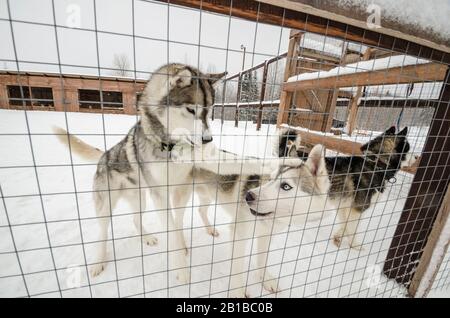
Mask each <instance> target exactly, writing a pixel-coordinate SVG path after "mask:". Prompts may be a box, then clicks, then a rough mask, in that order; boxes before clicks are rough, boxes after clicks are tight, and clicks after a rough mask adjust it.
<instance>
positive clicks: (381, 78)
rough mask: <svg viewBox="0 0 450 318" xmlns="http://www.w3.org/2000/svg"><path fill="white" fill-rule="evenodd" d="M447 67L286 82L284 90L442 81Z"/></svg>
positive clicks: (433, 65) (421, 66)
mask: <svg viewBox="0 0 450 318" xmlns="http://www.w3.org/2000/svg"><path fill="white" fill-rule="evenodd" d="M446 71H447V66H446V65H443V64H438V63H427V64H419V65H409V66H404V67H394V68H390V69H385V70H377V71H368V72H359V73H352V74H345V75H338V76H332V77H323V78H317V79H309V80H304V81H296V82H286V83H284V85H283V90H285V91H287V92H294V91H296V90H304V89H313V88H315V89H331V88H341V87H352V86H370V85H388V84H395V85H396V84H406V83H418V82H426V81H442V80H443V79H444V77H445V72H446Z"/></svg>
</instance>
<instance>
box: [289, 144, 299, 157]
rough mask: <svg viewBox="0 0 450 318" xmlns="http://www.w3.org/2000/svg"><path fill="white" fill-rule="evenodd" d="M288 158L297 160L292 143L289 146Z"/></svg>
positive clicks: (295, 148)
mask: <svg viewBox="0 0 450 318" xmlns="http://www.w3.org/2000/svg"><path fill="white" fill-rule="evenodd" d="M288 157H295V158H297V157H298V156H297V147H296V146H295V145H294V143H292V145H290V146H289V153H288Z"/></svg>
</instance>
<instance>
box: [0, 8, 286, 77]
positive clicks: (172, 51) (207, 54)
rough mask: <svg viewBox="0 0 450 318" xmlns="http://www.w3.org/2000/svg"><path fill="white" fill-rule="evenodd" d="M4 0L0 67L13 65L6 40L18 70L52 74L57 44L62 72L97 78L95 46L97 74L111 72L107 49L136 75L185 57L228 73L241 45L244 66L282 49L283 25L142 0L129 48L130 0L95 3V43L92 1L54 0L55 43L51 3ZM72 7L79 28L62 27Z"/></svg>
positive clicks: (237, 62)
mask: <svg viewBox="0 0 450 318" xmlns="http://www.w3.org/2000/svg"><path fill="white" fill-rule="evenodd" d="M9 3H10V11H11V19H12V20H13V23H12V28H13V30H11V28H10V21H9V20H8V19H9V14H8V9H7V1H6V0H0V38H1V39H2V44H1V46H0V60H1V64H0V68H2V69H5V68H6V69H16V65H15V62H13V61H14V60H15V54H14V45H13V37H14V42H15V47H16V50H17V56H18V60H19V61H20V65H19V68H20V70H21V71H25V70H27V71H43V72H59V68H58V66H57V63H58V50H57V43H58V49H59V58H60V60H61V64H63V66H62V71H63V72H64V73H79V74H94V75H97V74H98V69H97V66H98V62H97V50H98V53H99V54H98V56H99V66H100V67H101V68H103V69H102V70H101V72H102V74H103V75H111V74H112V72H113V71H111V70H107V69H104V68H111V67H113V59H114V55H115V54H126V55H127V56H128V58H129V61H130V67H131V69H136V70H137V72H139V73H138V75H137V76H138V77H144V78H147V77H148V74H145V73H142V72H151V71H153V70H154V69H155V68H157V67H158V66H160V65H162V64H165V63H167V62H182V63H184V62H187V63H189V64H192V65H194V66H199V67H200V68H201V69H203V70H206V69H208V67H214V68H215V70H216V71H217V72H219V71H223V70H225V69H226V70H228V72H230V73H231V74H233V73H236V72H238V71H240V69H241V64H242V56H243V54H242V50H241V48H240V47H241V44H243V45H244V46H245V47H246V48H247V52H248V54H247V55H246V61H245V64H246V67H250V66H252V65H255V64H257V63H259V62H261V61H263V60H265V59H267V58H269V57H270V56H276V55H279V54H281V53H284V52H285V51H286V50H287V42H288V34H289V29H283V28H281V27H277V26H270V25H264V24H257V23H255V22H248V21H244V20H240V19H235V18H232V19H231V20H230V18H229V17H227V16H219V15H214V14H210V13H206V12H202V13H200V12H199V11H198V10H191V9H186V8H181V7H177V6H173V5H170V6H168V5H167V4H164V3H160V2H152V1H143V0H134V29H135V30H134V34H135V46H134V45H133V10H132V4H133V0H96V2H95V3H96V12H97V29H98V31H99V32H98V33H97V36H98V47H97V44H96V33H95V18H94V1H93V0H55V12H56V24H57V25H58V27H57V39H58V41H56V36H55V28H54V26H53V25H54V19H53V10H52V1H51V0H10V1H9ZM77 8H79V12H80V14H79V17H80V19H79V22H80V23H79V28H69V27H68V26H72V23H74V21H75V22H77V19H76V16H77V12H76V11H77V10H78V9H77ZM74 17H75V20H74ZM30 22H37V23H40V25H36V24H31V23H30ZM80 29H83V30H80ZM105 32H112V33H120V34H111V33H105ZM227 46H228V50H227ZM134 52H135V54H134ZM134 56H135V58H134ZM8 60H12V62H11V61H8ZM134 60H135V61H136V66H134ZM36 63H43V64H36ZM55 64H56V65H55ZM69 65H74V66H69ZM86 66H87V67H91V68H86ZM130 76H133V74H132V73H130Z"/></svg>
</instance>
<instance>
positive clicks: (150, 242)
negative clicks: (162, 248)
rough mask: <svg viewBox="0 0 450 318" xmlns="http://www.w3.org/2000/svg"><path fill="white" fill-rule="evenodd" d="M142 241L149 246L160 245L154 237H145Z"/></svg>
mask: <svg viewBox="0 0 450 318" xmlns="http://www.w3.org/2000/svg"><path fill="white" fill-rule="evenodd" d="M142 240H143V241H144V243H145V244H147V245H148V246H153V245H156V244H158V239H157V238H156V237H154V236H153V235H144V236H143V237H142Z"/></svg>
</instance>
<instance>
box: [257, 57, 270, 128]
mask: <svg viewBox="0 0 450 318" xmlns="http://www.w3.org/2000/svg"><path fill="white" fill-rule="evenodd" d="M268 70H269V64H268V63H267V62H266V63H265V64H264V69H263V76H262V84H261V94H260V97H259V108H258V117H257V119H256V130H260V129H261V123H262V117H263V108H264V105H263V101H264V97H265V96H266V82H267V72H268Z"/></svg>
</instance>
